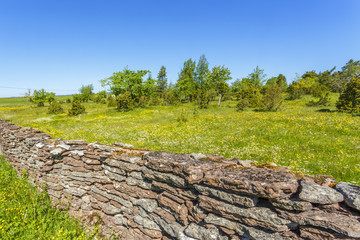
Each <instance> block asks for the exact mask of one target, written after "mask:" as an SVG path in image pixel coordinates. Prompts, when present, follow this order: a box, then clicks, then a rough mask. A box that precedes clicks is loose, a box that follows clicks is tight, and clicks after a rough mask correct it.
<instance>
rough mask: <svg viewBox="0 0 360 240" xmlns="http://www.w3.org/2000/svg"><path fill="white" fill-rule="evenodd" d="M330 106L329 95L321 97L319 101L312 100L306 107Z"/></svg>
mask: <svg viewBox="0 0 360 240" xmlns="http://www.w3.org/2000/svg"><path fill="white" fill-rule="evenodd" d="M329 105H330V98H329V93H326V94H325V95H322V96H320V99H319V100H318V101H314V100H311V101H310V102H308V103H307V104H306V106H308V107H316V106H329Z"/></svg>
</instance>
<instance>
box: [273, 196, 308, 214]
mask: <svg viewBox="0 0 360 240" xmlns="http://www.w3.org/2000/svg"><path fill="white" fill-rule="evenodd" d="M270 203H271V204H272V205H273V206H274V207H278V208H282V209H286V210H290V211H294V210H295V211H308V210H311V209H312V204H311V203H309V202H304V201H296V200H290V199H274V200H270Z"/></svg>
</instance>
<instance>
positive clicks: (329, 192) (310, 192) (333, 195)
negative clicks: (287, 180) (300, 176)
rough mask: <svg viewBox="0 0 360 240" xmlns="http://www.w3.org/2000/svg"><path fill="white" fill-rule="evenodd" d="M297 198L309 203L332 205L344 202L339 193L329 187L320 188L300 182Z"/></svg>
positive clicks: (313, 184) (316, 185)
mask: <svg viewBox="0 0 360 240" xmlns="http://www.w3.org/2000/svg"><path fill="white" fill-rule="evenodd" d="M300 184H301V192H300V195H299V198H300V199H301V200H304V201H308V202H311V203H320V204H334V203H338V202H342V201H344V197H343V195H342V194H341V193H339V192H337V191H336V190H334V189H332V188H330V187H324V186H320V185H318V184H316V183H309V182H305V181H301V183H300Z"/></svg>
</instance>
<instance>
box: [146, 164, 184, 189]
mask: <svg viewBox="0 0 360 240" xmlns="http://www.w3.org/2000/svg"><path fill="white" fill-rule="evenodd" d="M143 173H144V177H145V178H146V179H150V180H155V181H159V182H166V183H170V184H173V185H175V186H177V187H185V185H186V183H185V180H184V179H183V178H181V177H178V176H176V175H173V174H169V173H161V172H158V171H154V170H151V169H149V168H144V169H143Z"/></svg>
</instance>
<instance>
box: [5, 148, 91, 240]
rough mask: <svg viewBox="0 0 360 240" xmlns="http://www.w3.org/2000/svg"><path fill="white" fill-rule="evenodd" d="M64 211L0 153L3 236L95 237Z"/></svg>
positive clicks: (43, 237) (28, 237)
mask: <svg viewBox="0 0 360 240" xmlns="http://www.w3.org/2000/svg"><path fill="white" fill-rule="evenodd" d="M96 233H97V232H96V230H95V231H94V233H92V234H89V233H86V230H85V229H84V227H83V226H81V224H80V223H79V222H78V221H77V220H74V219H72V218H70V217H69V215H68V214H67V213H66V212H65V211H60V210H56V209H55V208H54V207H53V205H52V204H51V200H50V198H49V196H48V195H47V194H46V192H45V191H43V192H39V190H38V189H37V188H36V187H33V186H32V185H31V184H30V183H29V182H28V181H27V174H26V172H23V173H22V175H21V176H18V175H17V173H16V171H15V170H14V169H13V168H12V167H11V165H10V164H9V163H7V162H6V161H5V160H4V157H3V156H1V155H0V239H4V240H5V239H29V240H32V239H57V240H63V239H68V240H70V239H77V240H85V239H94V236H95V235H96Z"/></svg>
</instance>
